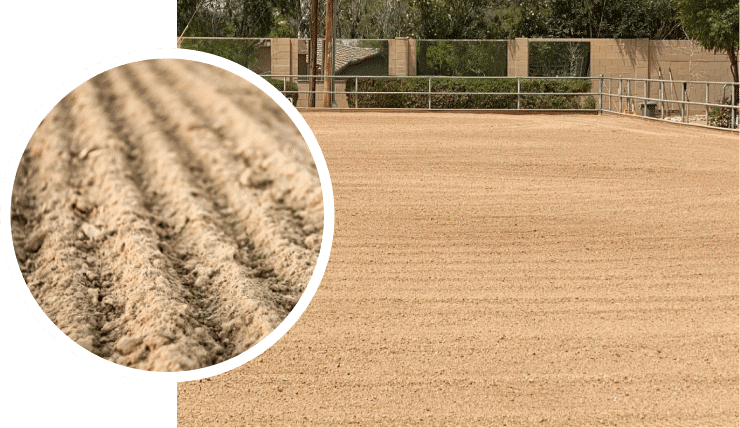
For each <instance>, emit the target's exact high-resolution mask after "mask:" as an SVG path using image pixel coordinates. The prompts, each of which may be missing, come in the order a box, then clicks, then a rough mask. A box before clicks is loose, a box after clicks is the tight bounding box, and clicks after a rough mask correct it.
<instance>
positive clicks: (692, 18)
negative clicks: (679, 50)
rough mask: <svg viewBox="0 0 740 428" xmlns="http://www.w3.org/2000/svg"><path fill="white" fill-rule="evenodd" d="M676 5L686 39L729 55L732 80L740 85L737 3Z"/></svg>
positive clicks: (694, 0) (701, 0)
mask: <svg viewBox="0 0 740 428" xmlns="http://www.w3.org/2000/svg"><path fill="white" fill-rule="evenodd" d="M675 5H676V9H677V10H678V16H679V19H680V20H681V24H682V25H683V28H684V30H685V31H686V35H687V36H688V37H689V38H690V39H693V40H696V41H697V42H698V43H699V45H701V46H702V47H703V48H704V49H708V50H711V51H714V52H725V53H727V56H728V57H729V59H730V70H731V71H732V78H733V80H734V81H735V82H738V70H737V59H738V39H739V38H740V35H739V34H738V33H739V32H740V30H739V29H738V27H739V26H740V22H739V21H740V18H739V17H738V13H739V12H740V11H739V10H738V2H737V0H675ZM735 100H737V94H736V96H735Z"/></svg>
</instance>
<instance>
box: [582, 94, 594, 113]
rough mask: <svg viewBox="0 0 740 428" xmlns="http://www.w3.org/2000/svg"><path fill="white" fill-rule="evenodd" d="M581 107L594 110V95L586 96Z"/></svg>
mask: <svg viewBox="0 0 740 428" xmlns="http://www.w3.org/2000/svg"><path fill="white" fill-rule="evenodd" d="M583 108H585V109H588V110H595V109H596V100H595V99H594V97H588V98H586V101H584V102H583Z"/></svg>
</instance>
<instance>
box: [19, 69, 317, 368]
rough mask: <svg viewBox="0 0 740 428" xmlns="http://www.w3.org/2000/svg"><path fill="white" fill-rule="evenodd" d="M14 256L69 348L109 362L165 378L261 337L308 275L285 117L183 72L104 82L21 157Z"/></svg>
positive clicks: (304, 208) (297, 159) (304, 192)
mask: <svg viewBox="0 0 740 428" xmlns="http://www.w3.org/2000/svg"><path fill="white" fill-rule="evenodd" d="M12 204H13V205H12V208H11V209H12V219H11V220H12V233H13V242H14V245H15V249H16V256H17V258H18V261H19V265H20V267H21V271H22V273H23V276H24V278H25V279H26V282H27V284H28V287H29V289H30V291H31V293H32V294H33V296H34V298H35V299H36V301H37V302H38V304H39V305H40V307H41V308H42V309H43V310H44V312H45V313H46V314H47V315H48V316H49V318H50V319H51V320H52V321H53V322H54V323H55V324H56V325H57V326H58V327H59V328H60V329H61V330H62V331H63V332H64V333H65V334H67V335H68V336H69V337H70V338H72V339H73V340H75V341H76V342H77V343H78V344H80V345H82V346H83V347H85V348H86V349H88V350H90V351H92V352H94V353H95V354H97V355H99V356H101V357H103V358H106V359H108V360H110V361H113V362H115V363H118V364H121V365H125V366H129V367H134V368H138V369H143V370H155V371H178V370H191V369H197V368H201V367H206V366H210V365H213V364H216V363H219V362H221V361H224V360H226V359H229V358H231V357H233V356H235V355H237V354H239V353H241V352H243V351H245V350H247V349H248V348H249V347H251V346H252V345H254V344H255V343H256V342H258V341H259V340H260V339H262V338H263V337H265V336H266V335H267V334H269V333H270V332H271V331H272V330H273V329H274V328H275V327H276V326H277V325H278V324H279V323H280V322H281V321H282V320H283V319H284V318H285V317H286V316H287V314H288V313H289V312H290V310H291V309H292V308H293V306H294V305H295V303H296V302H297V301H298V299H299V298H300V296H301V293H302V292H303V290H304V289H305V287H306V285H307V284H308V281H309V278H310V277H311V275H312V273H313V269H314V266H315V263H316V259H317V256H318V252H319V247H320V245H321V235H322V232H323V199H322V195H321V187H320V183H319V180H318V174H317V172H316V168H315V165H314V163H313V159H312V157H311V154H310V152H309V150H308V147H307V145H306V143H305V142H304V141H303V139H302V137H301V135H300V133H299V132H298V130H297V129H296V127H295V125H293V123H292V122H291V121H290V119H289V118H288V116H287V115H286V114H285V113H284V112H283V111H282V110H281V109H280V108H279V107H278V106H277V104H275V103H274V101H272V100H271V99H270V98H269V97H268V96H266V95H265V94H264V93H262V92H261V91H260V90H259V89H257V88H256V87H254V86H253V85H251V84H250V83H249V82H246V81H244V80H243V79H241V78H240V77H238V76H235V75H233V74H231V73H228V72H225V71H223V70H220V69H218V68H216V67H212V66H210V65H205V64H201V63H196V62H190V61H184V60H151V61H144V62H140V63H134V64H129V65H126V66H123V67H119V68H116V69H113V70H111V71H108V72H106V73H103V74H102V75H99V76H97V77H95V78H94V79H92V80H90V81H89V82H87V83H85V84H83V85H82V86H80V87H79V88H77V89H76V90H75V91H73V92H72V93H71V94H70V95H68V96H67V97H65V98H64V99H63V100H62V101H61V102H60V103H59V104H58V105H57V106H56V107H55V108H54V109H53V110H52V111H51V113H49V115H48V116H47V117H46V119H45V120H44V121H43V122H42V124H41V125H40V126H39V128H38V130H37V131H36V133H35V134H34V136H33V138H32V139H31V141H30V143H29V145H28V148H27V149H26V151H25V152H24V155H23V158H22V160H21V164H20V167H19V170H18V173H17V176H16V182H15V187H14V190H13V199H12Z"/></svg>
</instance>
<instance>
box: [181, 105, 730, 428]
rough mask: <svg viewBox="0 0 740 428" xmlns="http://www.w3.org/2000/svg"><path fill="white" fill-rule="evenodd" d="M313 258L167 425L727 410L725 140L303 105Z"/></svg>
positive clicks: (707, 133)
mask: <svg viewBox="0 0 740 428" xmlns="http://www.w3.org/2000/svg"><path fill="white" fill-rule="evenodd" d="M304 116H305V117H306V120H307V121H308V122H309V125H310V126H311V128H312V129H313V131H314V133H315V134H316V137H317V138H318V141H319V144H320V145H321V147H322V151H323V153H324V156H325V158H326V160H327V163H328V166H329V171H330V173H331V177H332V185H333V188H334V192H335V193H334V194H335V201H336V229H335V235H334V242H333V248H332V253H331V257H330V260H329V265H328V267H327V270H326V273H325V276H324V278H323V281H322V283H321V286H320V287H319V289H318V292H317V294H316V296H315V297H314V299H313V301H312V303H311V305H310V306H309V307H308V309H307V311H306V312H305V313H304V314H303V316H302V317H301V319H300V321H299V322H298V323H296V325H295V326H294V327H293V328H292V329H291V331H290V332H289V333H288V334H286V335H285V336H284V337H283V338H282V339H281V340H280V341H279V342H278V343H276V344H275V345H274V346H273V347H271V348H270V349H269V350H268V351H266V352H265V353H264V354H262V355H261V356H260V357H258V358H257V359H256V360H254V361H252V362H250V363H248V364H246V365H244V366H242V367H241V368H239V369H235V370H233V371H231V372H229V373H225V374H223V375H221V376H218V377H215V378H211V379H205V380H202V381H196V382H188V383H182V384H179V387H178V422H179V424H180V425H185V426H190V425H217V426H218V425H236V426H240V425H270V426H274V425H278V426H294V425H372V426H378V425H379V426H386V425H424V426H436V425H462V426H466V425H494V426H498V425H737V424H738V316H739V313H738V137H737V134H729V133H722V132H720V131H711V130H701V129H695V128H689V127H679V126H677V125H670V124H662V123H656V122H647V121H641V120H639V119H634V118H624V117H614V116H603V117H599V116H571V115H567V116H543V115H524V116H510V115H485V114H433V113H429V114H425V113H415V114H414V113H407V114H399V113H365V114H357V113H354V114H352V113H305V114H304Z"/></svg>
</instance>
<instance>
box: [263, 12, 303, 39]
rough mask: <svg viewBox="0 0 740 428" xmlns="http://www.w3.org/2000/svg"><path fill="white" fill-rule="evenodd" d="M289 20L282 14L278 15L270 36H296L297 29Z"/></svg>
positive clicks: (289, 37) (287, 37)
mask: <svg viewBox="0 0 740 428" xmlns="http://www.w3.org/2000/svg"><path fill="white" fill-rule="evenodd" d="M288 22H289V20H288V19H287V18H285V17H283V16H282V15H276V16H275V19H273V23H272V28H271V29H270V34H268V37H274V38H285V39H292V38H295V37H296V30H295V29H294V28H293V27H291V26H290V25H289V24H288Z"/></svg>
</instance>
